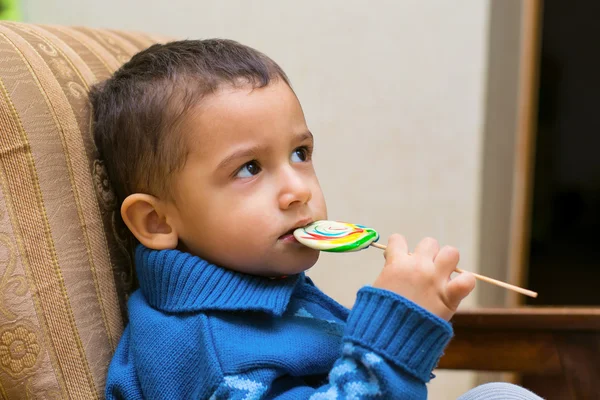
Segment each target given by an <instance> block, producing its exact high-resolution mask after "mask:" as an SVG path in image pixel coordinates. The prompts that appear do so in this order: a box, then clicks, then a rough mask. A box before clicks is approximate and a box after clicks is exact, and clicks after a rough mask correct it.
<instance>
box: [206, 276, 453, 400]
mask: <svg viewBox="0 0 600 400" xmlns="http://www.w3.org/2000/svg"><path fill="white" fill-rule="evenodd" d="M451 336H452V329H451V327H450V324H449V323H447V322H446V321H444V320H442V319H441V318H439V317H437V316H435V315H433V314H431V313H429V312H428V311H426V310H424V309H422V308H421V307H419V306H417V305H416V304H414V303H412V302H410V301H408V300H406V299H404V298H402V297H401V296H399V295H396V294H394V293H392V292H388V291H385V290H381V289H375V288H370V287H366V288H363V289H361V290H360V291H359V293H358V297H357V301H356V303H355V306H354V308H353V309H352V311H351V313H350V316H349V318H348V323H347V325H346V330H345V334H344V338H343V341H342V346H343V350H342V356H341V357H340V358H339V359H338V360H337V361H336V363H335V364H334V366H333V368H332V369H331V371H330V373H329V379H328V382H326V383H325V384H324V385H322V386H320V387H312V386H309V385H308V384H307V383H306V382H305V381H303V380H302V379H301V378H295V377H291V376H285V377H278V376H277V375H278V374H277V371H273V370H268V369H255V370H251V371H249V372H247V373H244V374H240V375H235V376H228V377H225V380H224V381H223V383H222V384H221V385H220V386H219V388H218V389H217V390H216V391H215V393H214V394H213V396H212V397H211V399H230V398H237V397H236V396H240V398H251V399H280V400H284V399H311V400H320V399H339V400H343V399H356V400H360V399H365V400H366V399H426V398H427V388H426V386H425V384H426V382H428V381H429V380H430V377H431V371H432V370H433V368H434V367H435V366H436V365H437V362H438V360H439V358H440V357H441V355H442V352H443V349H444V348H445V346H446V344H447V343H448V341H449V340H450V337H451ZM245 396H247V397H245Z"/></svg>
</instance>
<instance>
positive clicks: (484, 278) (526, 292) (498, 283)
mask: <svg viewBox="0 0 600 400" xmlns="http://www.w3.org/2000/svg"><path fill="white" fill-rule="evenodd" d="M371 246H373V247H376V248H378V249H382V250H385V249H387V246H386V245H384V244H379V243H371ZM455 271H456V272H458V273H463V272H466V271H464V270H462V269H460V268H456V269H455ZM471 274H473V276H474V277H475V278H477V279H479V280H481V281H484V282H487V283H491V284H492V285H496V286H500V287H503V288H505V289H508V290H512V291H515V292H517V293H521V294H524V295H525V296H529V297H533V298H535V297H537V296H538V294H537V293H536V292H534V291H531V290H527V289H523V288H521V287H518V286H515V285H511V284H510V283H506V282H502V281H499V280H496V279H492V278H488V277H487V276H483V275H479V274H475V273H473V272H471Z"/></svg>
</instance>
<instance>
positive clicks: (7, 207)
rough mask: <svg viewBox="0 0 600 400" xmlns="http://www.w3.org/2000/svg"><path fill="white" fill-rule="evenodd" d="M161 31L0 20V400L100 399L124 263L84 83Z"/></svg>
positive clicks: (123, 290)
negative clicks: (94, 140) (94, 138)
mask: <svg viewBox="0 0 600 400" xmlns="http://www.w3.org/2000/svg"><path fill="white" fill-rule="evenodd" d="M164 40H166V38H163V37H156V36H151V35H146V34H141V33H128V32H121V31H115V30H102V29H90V28H85V27H77V28H76V27H64V26H46V25H32V24H23V23H14V22H1V23H0V399H19V398H23V399H24V398H27V399H29V398H45V399H55V398H73V399H97V398H103V388H104V381H105V375H106V371H107V367H108V363H109V361H110V357H111V355H112V353H113V351H114V349H115V346H116V345H117V343H118V340H119V337H120V335H121V332H122V330H123V326H124V324H125V322H126V321H125V301H126V294H127V293H128V292H129V291H130V289H131V288H132V282H133V271H132V263H131V257H130V247H131V246H130V243H131V241H130V240H129V238H128V236H127V234H126V230H125V229H123V227H122V225H120V224H119V222H118V221H119V219H118V218H117V217H118V210H117V204H116V202H115V198H114V196H113V195H112V193H111V191H110V189H109V187H108V185H107V180H106V176H105V174H104V170H103V167H102V165H101V164H100V163H99V162H97V160H96V156H97V151H96V149H95V146H94V142H93V139H92V134H91V124H90V122H91V119H90V110H89V104H88V101H87V96H86V93H87V91H88V89H89V88H90V86H91V85H93V84H94V83H95V82H97V81H99V80H103V79H105V78H107V77H108V76H109V75H110V74H111V73H112V72H113V71H114V70H115V69H116V68H118V67H119V66H120V65H121V64H122V63H124V62H125V61H127V60H128V59H129V58H130V57H131V56H132V55H133V54H134V53H136V52H137V51H139V50H141V49H143V48H146V47H148V46H149V45H151V44H152V43H156V42H162V41H164Z"/></svg>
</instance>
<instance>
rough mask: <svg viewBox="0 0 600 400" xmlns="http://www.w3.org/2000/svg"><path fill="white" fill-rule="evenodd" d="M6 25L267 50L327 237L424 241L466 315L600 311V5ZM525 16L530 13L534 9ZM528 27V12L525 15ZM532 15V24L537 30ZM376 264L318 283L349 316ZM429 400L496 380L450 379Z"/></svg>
mask: <svg viewBox="0 0 600 400" xmlns="http://www.w3.org/2000/svg"><path fill="white" fill-rule="evenodd" d="M0 4H1V7H0V12H1V14H0V17H1V18H3V19H13V20H21V21H25V22H33V23H43V24H60V25H83V26H88V27H102V28H115V29H123V30H133V31H143V32H148V33H156V34H164V35H171V36H172V37H174V38H210V37H224V38H230V39H235V40H238V41H240V42H242V43H244V44H247V45H250V46H252V47H255V48H257V49H259V50H261V51H263V52H264V53H266V54H268V55H269V56H270V57H272V58H273V59H274V60H276V61H277V62H278V63H279V64H280V65H281V66H282V67H283V68H284V70H285V71H286V72H287V74H288V75H289V77H290V78H291V81H292V84H293V87H294V90H295V91H296V93H297V95H298V97H299V99H300V102H301V103H302V105H303V108H304V111H305V114H306V117H307V121H308V123H309V127H310V129H311V130H312V132H313V133H314V135H315V139H316V154H315V163H316V167H317V172H318V174H319V177H320V180H321V184H322V187H323V189H324V192H325V195H326V198H327V200H328V208H329V212H330V218H331V219H339V220H346V221H351V222H356V223H361V224H365V225H369V226H372V227H374V228H376V229H377V230H379V232H380V233H381V235H382V240H383V241H384V242H385V240H386V238H387V237H388V236H389V235H390V234H391V233H393V232H400V233H402V234H404V235H406V236H407V238H408V240H409V243H410V244H412V245H414V244H416V243H417V241H418V240H419V239H421V238H422V237H423V236H433V237H435V238H437V239H438V240H439V241H440V242H441V244H451V245H454V246H456V247H458V248H459V250H460V251H461V267H462V268H464V269H466V270H470V271H474V272H480V273H483V274H486V275H489V276H491V277H494V278H497V279H502V280H508V281H510V282H511V283H515V284H518V285H523V286H527V287H529V288H531V289H533V290H536V291H538V292H540V297H539V298H538V299H537V300H535V301H529V300H526V299H524V298H522V297H521V296H515V295H512V294H509V293H507V292H505V291H504V290H502V289H498V288H496V287H493V286H490V285H487V284H485V283H479V284H478V286H477V289H476V291H475V293H474V294H473V295H471V296H470V297H469V298H468V299H467V300H466V301H465V302H464V304H463V307H465V308H469V307H492V306H499V307H502V306H515V305H523V304H534V305H598V304H600V295H598V292H597V289H596V287H597V285H598V283H599V282H600V279H599V278H600V272H599V268H598V256H599V255H600V246H598V239H599V234H598V232H599V230H600V162H599V161H598V155H597V154H598V149H599V148H600V136H599V133H600V132H599V131H598V130H597V129H598V128H599V127H600V122H599V119H598V112H597V111H596V110H595V107H594V105H595V103H596V102H595V101H594V100H593V99H594V98H595V97H596V96H597V93H598V89H599V86H600V78H599V75H598V74H597V71H598V70H599V67H600V65H599V61H598V57H597V56H596V55H594V54H593V53H594V51H593V49H594V47H593V46H594V45H596V44H597V40H596V39H598V38H599V37H600V35H599V33H600V32H599V30H600V28H599V27H598V26H599V25H597V24H595V23H594V22H595V16H597V15H599V14H598V12H600V5H599V3H597V2H592V1H587V2H585V1H571V2H564V1H558V0H554V1H551V0H549V1H547V2H545V3H544V4H542V2H541V1H534V0H531V1H527V0H463V1H460V2H448V1H445V0H426V1H423V0H394V1H385V0H380V1H373V2H366V1H359V0H328V1H321V0H304V1H302V2H299V1H297V2H283V1H275V0H260V1H253V2H248V1H243V0H236V1H234V0H228V1H220V2H216V1H213V2H209V1H203V0H172V1H164V0H163V1H160V0H104V1H96V0H21V1H16V0H10V1H9V0H2V1H1V2H0ZM527 7H529V8H527ZM527 10H529V12H526V11H527ZM531 10H533V12H531ZM382 263H383V257H382V253H381V252H380V251H379V250H375V249H372V250H367V251H363V252H360V253H357V254H343V255H330V254H324V255H323V256H322V258H321V259H320V261H319V263H318V264H317V265H316V266H315V267H314V268H313V269H312V270H311V271H310V273H309V274H310V275H311V276H312V277H313V279H314V280H315V281H316V283H317V285H319V286H320V287H321V288H322V289H323V290H324V291H325V292H327V293H328V294H330V295H331V296H332V297H334V298H336V299H337V300H338V301H340V302H341V303H343V304H344V305H346V306H348V307H350V306H352V304H353V302H354V298H355V294H356V291H357V290H358V289H359V288H360V287H361V286H363V285H366V284H370V283H371V282H372V281H373V280H374V278H375V276H376V275H377V273H378V271H379V270H380V268H381V266H382ZM437 375H438V376H437V378H436V379H434V380H433V382H432V383H431V385H430V397H431V398H433V399H438V398H439V399H446V398H448V399H450V398H456V397H457V396H458V395H460V394H461V393H463V392H465V391H467V390H468V389H469V388H471V387H473V386H474V385H476V384H478V383H481V382H484V381H487V380H498V379H510V377H505V376H503V375H497V374H490V375H486V374H474V373H469V372H448V371H440V372H439V373H437Z"/></svg>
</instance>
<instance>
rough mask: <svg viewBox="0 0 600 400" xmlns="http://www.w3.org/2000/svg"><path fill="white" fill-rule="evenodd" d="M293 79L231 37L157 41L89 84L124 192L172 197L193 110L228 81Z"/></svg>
mask: <svg viewBox="0 0 600 400" xmlns="http://www.w3.org/2000/svg"><path fill="white" fill-rule="evenodd" d="M279 78H280V79H283V81H285V82H286V83H287V84H288V85H289V81H288V78H287V76H286V75H285V73H284V72H283V70H282V69H281V68H280V67H279V66H278V65H277V64H276V63H275V62H274V61H273V60H271V59H270V58H268V57H267V56H265V55H264V54H262V53H260V52H258V51H256V50H254V49H252V48H250V47H247V46H244V45H241V44H239V43H237V42H234V41H232V40H223V39H209V40H182V41H176V42H171V43H167V44H155V45H153V46H151V47H149V48H148V49H146V50H143V51H141V52H139V53H137V54H136V55H134V56H133V58H132V59H131V60H130V61H128V62H127V63H126V64H124V65H123V66H122V67H121V68H120V69H118V70H117V71H116V72H115V73H114V75H113V76H112V77H111V78H109V79H108V80H106V81H104V82H102V83H100V84H98V85H96V86H95V87H93V88H92V90H91V91H90V101H91V103H92V108H93V130H94V140H95V142H96V146H97V148H98V151H99V153H100V154H99V155H100V159H101V160H102V161H103V162H104V164H105V166H106V172H107V173H108V177H109V180H110V182H111V185H112V187H113V189H114V191H115V194H116V196H117V199H118V201H119V203H120V202H122V201H123V200H124V199H125V197H127V196H128V195H130V194H132V193H136V192H142V193H148V194H152V195H155V196H161V195H162V196H168V190H169V177H170V175H171V174H172V173H173V172H175V171H177V170H179V169H180V168H182V167H183V166H184V165H185V161H186V158H187V141H186V138H185V137H184V136H185V135H183V134H182V133H181V132H179V130H178V127H179V125H180V124H181V122H182V121H183V119H184V118H183V117H184V116H185V114H186V112H187V111H188V110H189V109H190V108H191V107H193V106H194V105H196V104H198V103H199V102H200V101H201V100H202V98H203V97H204V96H206V95H209V94H211V93H214V92H215V91H216V90H217V89H218V88H220V87H222V86H224V85H232V86H234V87H242V86H247V85H250V86H252V87H253V88H261V87H264V86H267V85H268V84H269V83H270V82H271V80H273V79H279Z"/></svg>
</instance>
